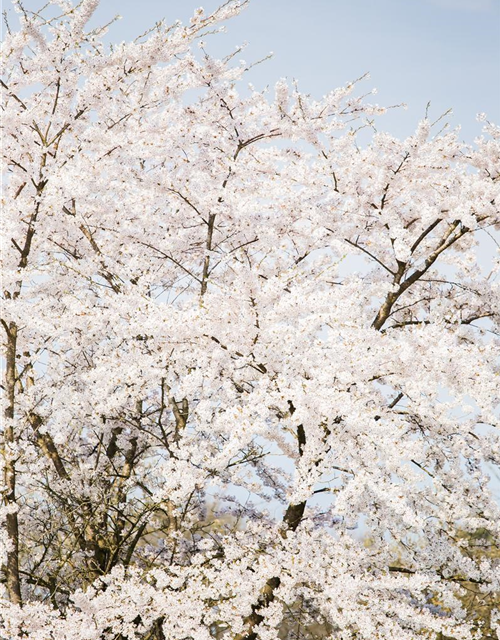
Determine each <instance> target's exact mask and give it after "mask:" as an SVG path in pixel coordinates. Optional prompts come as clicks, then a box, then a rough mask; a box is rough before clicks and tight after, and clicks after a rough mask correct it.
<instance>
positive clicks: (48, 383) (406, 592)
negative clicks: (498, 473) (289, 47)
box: [0, 0, 500, 640]
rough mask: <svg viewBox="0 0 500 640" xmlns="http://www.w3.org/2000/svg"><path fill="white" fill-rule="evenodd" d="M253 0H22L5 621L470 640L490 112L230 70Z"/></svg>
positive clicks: (80, 639) (10, 254)
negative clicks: (392, 107) (471, 131)
mask: <svg viewBox="0 0 500 640" xmlns="http://www.w3.org/2000/svg"><path fill="white" fill-rule="evenodd" d="M245 4H246V1H245V0H229V1H228V2H226V3H225V4H224V5H222V6H221V7H220V8H219V9H217V10H216V11H215V12H214V13H213V14H211V15H207V14H205V13H204V12H203V10H202V9H199V10H197V11H196V12H195V14H194V17H193V19H192V20H191V23H190V24H189V25H188V26H183V25H181V24H180V23H176V24H174V25H172V26H167V25H165V24H157V25H156V26H155V27H154V28H153V29H152V30H151V31H150V32H149V33H147V34H145V35H144V36H141V37H139V38H137V39H136V40H134V41H133V42H129V43H121V44H118V45H115V46H113V47H112V48H107V47H106V46H105V45H104V44H103V41H102V38H103V35H104V34H105V32H106V28H102V29H91V28H90V27H89V26H88V20H89V18H90V17H91V16H92V14H93V12H94V11H95V9H96V8H97V5H98V2H97V0H83V1H82V2H79V3H78V4H76V5H74V4H72V3H71V2H69V1H66V0H52V1H51V2H49V3H48V5H47V6H46V8H45V9H44V10H43V11H42V12H41V13H38V14H33V13H30V12H26V11H25V10H24V9H23V8H22V6H21V5H20V4H16V5H15V6H16V7H17V8H18V13H19V20H20V25H21V26H20V30H18V31H17V32H10V33H7V34H6V37H5V41H4V43H3V57H2V74H3V75H2V77H3V80H2V89H3V111H2V125H3V161H4V169H5V174H4V175H5V179H4V191H3V196H2V206H3V211H4V214H3V220H2V224H3V230H2V236H3V253H2V259H3V265H2V273H3V283H2V290H3V301H2V321H1V323H2V327H1V330H2V332H3V339H4V342H5V364H6V366H5V376H4V383H3V387H4V392H5V418H4V423H3V424H4V427H3V440H2V451H1V459H2V465H3V475H2V481H1V482H2V490H3V504H2V506H1V508H0V518H1V524H2V528H1V536H0V552H1V564H2V572H1V576H2V589H3V591H4V593H3V599H2V600H1V603H0V636H1V637H2V638H8V639H9V640H21V639H25V638H29V639H30V640H61V639H63V640H167V639H168V640H187V639H193V640H208V639H209V638H228V639H231V640H256V639H261V640H276V639H277V638H278V637H279V638H281V639H290V640H291V639H292V638H297V639H299V638H311V639H312V638H318V637H325V638H331V639H332V640H333V639H335V640H336V639H339V640H340V639H342V640H351V639H352V640H354V639H356V640H361V639H363V640H375V639H387V640H414V639H415V638H420V637H422V638H434V639H439V638H441V639H444V638H454V639H457V640H472V639H473V638H476V639H481V638H485V637H488V638H489V637H493V636H490V635H487V636H486V635H485V634H486V633H488V634H490V633H494V632H495V629H498V628H499V624H498V620H499V616H500V614H499V613H498V612H493V614H492V615H491V616H490V618H491V619H490V622H489V623H488V624H489V628H488V630H487V631H486V629H485V627H481V626H480V624H479V622H478V621H477V620H475V619H472V618H471V617H470V616H469V615H468V614H467V611H466V610H465V608H464V606H463V596H464V594H465V589H464V585H468V584H473V585H475V587H476V588H477V590H478V592H480V593H481V594H483V595H484V597H487V596H488V595H491V594H493V593H495V592H498V591H499V590H500V571H499V566H498V561H496V560H495V559H494V556H493V555H487V554H486V555H483V556H481V557H478V556H477V555H475V554H474V553H472V552H471V548H470V545H471V544H472V543H471V538H470V537H467V535H465V534H470V535H471V536H472V535H473V534H475V533H476V532H478V531H486V532H487V533H488V536H489V539H490V540H492V541H493V544H498V541H499V539H500V508H499V505H498V504H497V502H496V501H495V498H494V495H493V492H492V488H491V482H490V477H489V476H490V474H491V472H492V470H494V469H495V468H497V469H498V465H499V463H500V437H499V433H500V432H499V428H500V420H499V414H498V405H499V400H500V397H499V396H500V385H499V380H500V378H499V373H500V367H499V340H498V337H499V330H500V329H499V318H500V316H499V311H500V295H499V294H500V286H499V282H500V281H499V271H500V255H499V254H498V252H497V253H495V252H494V251H492V250H491V247H493V249H494V250H495V251H496V249H497V246H498V245H496V246H495V233H496V231H495V229H496V230H498V225H499V224H500V213H499V204H498V203H499V198H500V194H499V184H500V180H499V176H500V129H498V128H497V127H495V126H494V125H492V124H490V123H489V122H488V120H487V119H486V116H481V118H482V120H483V121H484V135H483V137H480V138H479V139H477V140H476V141H475V144H474V145H467V144H464V143H463V142H461V141H460V139H459V138H458V134H457V132H448V131H447V129H445V130H444V131H442V132H439V131H438V129H439V128H440V127H441V125H442V123H440V124H439V125H438V126H432V125H431V123H430V122H429V121H428V120H424V121H423V122H421V123H420V124H418V126H417V129H416V131H415V134H414V135H412V136H410V137H409V138H407V139H405V140H399V139H396V138H394V137H392V136H391V135H389V134H387V133H382V132H380V131H377V132H375V131H374V133H373V134H372V136H371V139H370V140H369V141H368V142H365V138H366V132H367V130H368V129H367V128H366V127H365V125H366V123H367V122H371V121H372V119H373V117H374V116H376V115H378V114H381V113H383V111H384V110H383V109H382V108H380V107H378V106H377V105H372V104H368V103H367V101H366V100H367V99H368V100H369V97H364V98H360V97H357V93H356V92H357V83H352V84H349V85H348V86H346V87H343V88H340V89H335V90H334V91H332V92H331V93H329V94H328V95H326V96H325V97H324V98H323V99H321V100H314V99H312V98H311V97H309V96H307V95H304V94H302V93H301V92H300V91H299V89H298V86H297V85H295V84H288V83H287V82H286V81H285V80H279V81H278V82H277V84H276V87H275V92H274V93H273V92H272V91H271V92H268V91H257V90H256V89H254V88H252V87H251V88H250V90H249V91H248V90H247V89H246V87H243V88H242V89H241V88H240V89H239V87H240V85H241V84H242V83H240V79H241V78H242V76H243V75H244V73H245V69H246V67H247V66H248V65H246V64H245V63H239V62H238V61H237V56H238V55H239V51H237V52H236V53H232V54H230V55H228V56H227V57H226V58H225V59H221V60H217V59H213V58H212V57H210V56H209V54H208V53H207V51H208V49H209V47H208V45H205V44H204V42H203V40H206V39H210V38H211V34H212V33H213V32H214V31H217V30H219V29H220V27H221V22H222V21H224V20H226V19H228V18H230V17H232V16H234V15H236V14H237V13H239V12H240V10H241V9H242V8H244V6H245ZM200 40H201V42H202V44H201V47H200V48H198V47H197V46H196V45H197V44H198V43H199V42H200ZM239 91H240V92H241V93H240V92H239ZM360 129H363V134H362V135H363V141H361V140H359V134H358V131H359V130H360ZM486 253H487V254H488V255H486ZM482 254H485V255H482ZM480 256H481V259H480ZM499 637H500V636H499Z"/></svg>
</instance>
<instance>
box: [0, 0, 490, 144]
mask: <svg viewBox="0 0 500 640" xmlns="http://www.w3.org/2000/svg"><path fill="white" fill-rule="evenodd" d="M200 3H201V4H202V6H203V7H204V8H205V10H206V11H210V10H212V9H214V8H215V7H216V6H218V4H219V2H218V1H217V0H206V1H205V2H204V1H203V0H101V5H100V7H99V9H98V12H97V14H96V16H95V17H94V19H93V22H95V23H97V22H99V23H104V22H107V20H109V18H110V17H112V16H113V15H115V14H116V13H119V14H120V15H122V16H123V19H122V20H120V21H119V22H117V23H116V24H115V25H113V27H112V28H111V31H110V33H109V34H108V39H109V40H110V41H115V42H116V41H122V40H128V39H132V38H134V37H135V36H137V35H138V34H139V33H142V32H143V31H144V30H146V29H147V28H148V27H149V26H151V25H152V24H154V23H155V22H156V21H157V20H160V19H161V18H166V20H167V21H168V22H173V21H174V20H176V19H181V20H182V21H183V22H186V21H188V20H189V17H190V16H191V15H192V13H193V11H194V9H195V8H197V7H198V6H200ZM42 4H44V2H43V1H42V0H39V1H37V0H24V5H25V6H26V7H27V8H29V9H34V8H38V7H40V6H41V5H42ZM5 7H6V8H7V10H8V13H9V14H11V15H12V14H13V12H12V9H10V7H9V2H8V1H6V2H5ZM227 28H228V32H227V33H226V34H222V35H217V36H215V37H212V38H210V39H208V51H209V52H210V53H212V54H213V55H223V54H225V53H228V52H229V51H232V50H233V49H234V47H235V46H236V45H238V44H242V43H243V42H248V43H249V46H248V48H247V49H246V50H245V52H244V54H243V55H242V57H244V59H245V60H247V62H251V61H254V60H257V59H260V58H262V57H264V56H265V55H267V54H268V53H269V52H270V51H273V52H274V56H273V58H272V59H271V60H269V61H267V62H266V63H265V64H262V65H259V66H257V67H255V68H254V69H253V71H252V72H251V73H250V74H249V75H248V80H249V81H251V82H252V83H253V84H254V85H255V86H256V87H257V88H260V87H263V86H266V85H268V84H270V85H273V84H274V82H275V81H276V80H277V79H278V78H280V77H288V78H290V79H292V78H295V79H297V80H298V81H299V85H300V87H301V89H302V90H303V91H305V92H307V93H311V94H312V95H315V96H317V97H321V96H322V95H324V94H325V93H327V92H328V91H329V90H330V89H332V88H334V87H336V86H339V85H341V84H344V83H345V82H346V81H349V80H353V79H355V78H357V77H359V76H360V75H362V74H364V73H365V72H370V75H371V77H370V79H369V80H367V81H365V85H364V86H365V87H366V89H370V88H372V87H376V88H377V89H378V95H377V96H376V101H377V102H378V103H379V104H381V105H384V106H388V105H392V104H399V103H401V102H406V103H407V104H408V110H407V111H404V110H393V111H391V112H390V114H389V115H388V116H385V117H384V118H383V120H382V121H381V122H379V126H380V128H383V129H386V130H388V131H390V132H391V133H393V134H394V135H398V136H404V135H407V134H409V133H411V131H412V130H413V127H414V125H415V124H416V122H417V121H418V120H419V119H421V118H422V117H423V115H424V113H425V107H426V104H427V102H428V101H431V110H430V117H431V118H433V119H435V118H437V117H439V115H441V114H442V113H443V112H444V111H446V110H447V109H448V108H450V107H452V108H453V116H452V117H451V118H450V119H449V121H450V124H451V125H453V126H456V125H458V124H460V125H462V131H461V136H462V137H463V138H464V139H465V140H466V141H472V139H473V138H474V137H475V136H476V135H477V134H478V133H479V132H480V126H479V124H478V123H476V121H475V116H476V114H477V113H479V112H485V113H486V114H487V115H488V117H489V119H490V120H493V121H496V122H499V121H500V0H250V6H249V7H248V8H247V9H246V10H245V11H244V12H243V13H242V14H241V15H240V16H238V17H237V18H235V19H233V20H231V21H229V22H228V23H227Z"/></svg>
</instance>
